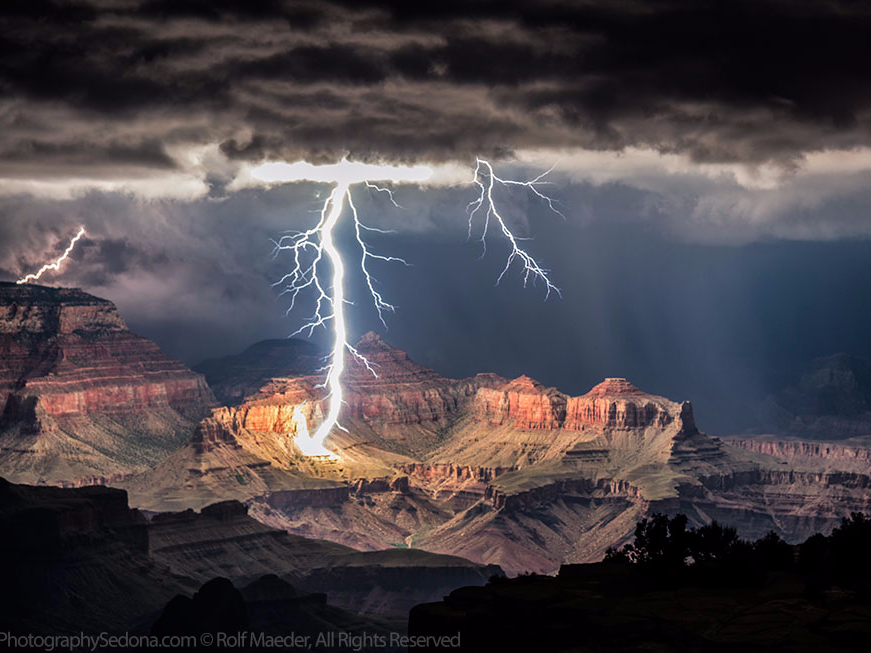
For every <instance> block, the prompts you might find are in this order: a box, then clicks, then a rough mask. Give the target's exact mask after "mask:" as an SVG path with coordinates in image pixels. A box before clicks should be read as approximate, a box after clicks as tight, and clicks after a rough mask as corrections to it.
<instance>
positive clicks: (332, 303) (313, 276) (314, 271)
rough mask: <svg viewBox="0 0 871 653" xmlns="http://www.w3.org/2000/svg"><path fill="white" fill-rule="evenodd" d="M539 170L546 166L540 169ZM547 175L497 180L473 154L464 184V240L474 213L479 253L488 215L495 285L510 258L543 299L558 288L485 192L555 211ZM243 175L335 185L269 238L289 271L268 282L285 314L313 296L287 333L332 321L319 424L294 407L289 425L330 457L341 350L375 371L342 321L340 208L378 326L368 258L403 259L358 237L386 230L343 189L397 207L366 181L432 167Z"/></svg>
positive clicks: (306, 444) (378, 299) (311, 448)
mask: <svg viewBox="0 0 871 653" xmlns="http://www.w3.org/2000/svg"><path fill="white" fill-rule="evenodd" d="M547 172H550V171H549V170H548V171H547ZM547 172H545V173H544V174H542V175H539V176H538V177H536V178H535V179H532V180H530V181H514V180H507V179H501V178H500V177H498V176H496V174H495V172H494V170H493V167H492V166H491V165H490V163H488V162H487V161H484V160H483V159H477V162H476V167H475V174H474V177H473V179H472V183H473V184H474V185H475V186H476V187H477V188H478V189H479V190H480V195H479V197H478V199H477V200H475V201H473V202H471V203H470V204H469V234H470V237H471V232H472V223H473V221H474V218H475V215H476V214H478V213H479V212H481V213H483V215H484V230H483V233H482V235H481V242H482V243H484V246H485V251H486V242H485V238H486V236H487V231H488V228H489V225H490V221H491V220H495V221H496V223H497V224H498V226H499V228H500V230H501V233H502V235H503V236H504V237H505V239H506V240H507V241H508V243H509V244H510V246H511V252H510V253H509V255H508V259H507V261H506V263H505V267H504V268H503V270H502V272H501V273H500V275H499V277H498V279H497V281H496V283H497V284H498V283H499V282H500V281H501V280H502V278H503V277H504V276H505V274H506V272H507V271H508V270H509V268H511V266H512V264H513V263H514V262H515V261H519V262H520V263H521V265H522V270H523V274H524V277H523V285H524V286H526V284H527V282H528V281H530V280H532V281H533V283H534V282H536V281H540V282H542V283H544V284H545V288H546V291H547V292H546V295H545V298H547V297H549V296H550V293H551V292H555V293H557V294H558V295H559V294H560V291H559V288H557V287H556V286H555V285H554V284H553V283H551V281H550V278H549V277H548V270H546V269H544V268H542V267H541V266H540V265H539V264H538V263H537V262H536V260H535V259H534V258H533V257H532V256H531V255H530V254H529V253H528V252H526V251H525V250H524V249H522V248H521V247H520V245H519V241H520V240H521V239H520V238H518V237H517V236H515V235H514V233H513V232H512V231H511V229H510V228H509V227H508V225H507V224H506V222H505V220H504V219H503V217H502V215H501V214H500V213H499V211H498V210H497V208H496V202H495V199H494V197H493V191H494V188H495V187H496V185H497V184H498V185H501V186H504V187H509V186H519V187H523V188H526V189H528V190H531V191H532V192H533V194H535V195H536V196H537V197H538V198H539V199H541V200H542V201H543V202H545V203H546V204H547V205H548V207H549V208H550V209H551V210H552V211H554V212H556V213H559V215H562V213H560V212H559V211H558V210H557V209H556V207H555V205H554V200H553V199H552V198H550V197H549V196H547V195H545V194H544V193H542V192H541V191H540V190H539V186H541V185H543V184H546V183H548V182H544V181H542V178H543V177H544V176H545V175H546V174H547ZM251 174H252V177H254V178H255V179H258V180H260V181H265V182H268V183H274V182H291V181H303V180H307V181H318V182H330V183H334V184H335V186H334V187H333V189H332V191H331V192H330V194H329V195H328V197H327V198H326V200H325V201H324V204H323V207H322V209H321V212H320V216H321V217H320V220H319V222H318V223H317V225H315V226H314V227H313V228H311V229H308V230H306V231H298V232H292V233H288V234H286V235H284V236H282V237H281V238H280V239H279V240H277V241H275V255H278V253H279V252H281V251H287V252H290V254H291V256H292V257H293V268H292V269H291V271H290V272H288V273H287V274H286V275H284V276H283V277H282V278H281V279H280V280H279V281H278V282H276V284H275V285H281V284H285V289H284V293H283V294H289V295H290V298H291V299H290V306H289V307H288V309H287V312H288V313H290V312H291V311H292V310H293V309H294V307H295V306H296V302H297V299H298V298H299V296H300V293H303V292H306V291H310V292H312V293H313V294H314V297H315V310H314V313H313V314H312V315H311V317H310V318H308V321H307V322H306V324H304V325H303V326H302V327H300V328H299V329H298V330H297V331H295V332H294V333H293V334H291V335H296V334H298V333H301V332H304V331H308V334H309V335H311V334H312V333H313V331H314V330H315V329H316V328H317V327H321V326H322V327H326V326H327V325H328V324H329V323H332V328H333V333H334V334H335V337H334V340H333V347H332V352H331V353H330V356H329V362H328V364H327V365H326V366H325V367H324V368H323V370H322V371H325V372H326V379H325V381H324V382H323V384H322V386H321V387H325V388H326V389H327V397H326V399H327V400H328V401H329V408H328V410H327V414H326V416H325V418H324V420H323V422H321V424H320V425H319V426H318V428H317V430H316V431H315V433H314V435H309V431H308V427H307V423H306V421H305V417H304V416H303V415H302V412H301V411H297V412H295V413H294V426H295V432H296V435H295V437H294V443H295V444H296V445H297V448H298V449H299V450H300V452H301V453H302V454H303V455H306V456H324V457H330V458H337V457H338V456H336V454H335V453H333V452H332V451H330V450H329V449H328V448H327V447H326V446H325V445H324V441H325V440H326V438H327V436H328V435H329V434H330V433H331V432H332V430H333V428H334V427H335V428H339V429H341V428H342V427H341V425H340V424H339V413H340V411H341V408H342V404H343V399H342V383H341V381H342V373H343V372H344V369H345V352H346V351H347V352H349V353H350V354H351V355H352V356H354V357H355V358H356V359H357V360H359V361H360V362H361V363H362V364H363V365H365V366H366V368H367V369H368V370H369V371H370V372H371V373H372V374H373V375H375V376H377V374H376V373H375V370H374V369H373V367H372V365H371V364H370V362H369V361H368V360H366V358H365V357H364V356H363V355H362V354H360V352H358V351H357V350H356V349H355V348H354V347H353V346H352V345H351V344H350V343H349V342H348V336H347V329H346V323H345V303H349V302H347V299H346V298H345V289H344V280H345V262H344V260H343V259H342V255H341V253H340V252H339V250H338V248H337V247H336V244H335V242H334V240H333V230H334V228H335V226H336V224H337V223H338V222H339V220H340V218H341V216H342V213H343V212H344V211H345V208H346V207H347V210H348V212H349V213H350V214H351V216H352V219H353V221H354V230H355V236H356V240H357V244H358V245H359V247H360V252H361V255H360V271H361V272H362V274H363V278H364V279H365V281H366V285H367V289H368V291H369V294H370V296H371V298H372V301H373V303H374V304H375V310H376V311H377V313H378V318H379V319H380V320H381V322H382V324H384V325H385V327H386V326H387V323H386V321H385V319H384V314H385V313H386V312H391V313H392V312H394V311H395V307H394V306H393V305H392V304H390V303H388V302H387V301H386V300H385V299H384V297H383V296H382V295H381V294H380V293H379V292H378V290H377V289H376V288H375V283H374V278H373V277H372V274H371V271H370V269H369V263H371V262H372V261H384V262H388V263H390V262H398V263H403V264H406V265H407V263H406V262H405V261H404V260H403V259H401V258H398V257H395V256H383V255H381V254H376V253H374V252H373V251H372V250H371V249H370V247H369V245H368V244H367V243H366V239H365V238H364V232H366V231H372V232H378V233H387V232H385V231H383V230H381V229H375V228H373V227H367V226H366V225H365V224H363V222H362V221H361V220H360V216H359V214H358V213H357V207H356V205H355V204H354V199H353V197H352V195H351V186H353V185H354V184H359V183H362V184H365V185H366V187H367V188H370V189H372V190H375V191H378V192H383V193H386V194H387V195H388V197H389V199H390V201H391V202H392V203H393V205H394V206H397V207H398V206H399V205H398V204H397V203H396V200H395V199H394V197H393V192H392V191H391V190H390V189H388V188H384V187H381V186H377V185H376V184H375V183H373V182H376V181H387V182H392V183H423V182H424V181H426V180H427V179H428V178H429V177H430V175H431V174H432V170H431V169H430V168H428V167H426V166H414V167H406V166H379V165H372V164H362V163H354V162H350V161H347V160H345V159H343V160H342V161H341V162H340V163H337V164H333V165H326V166H314V165H312V164H309V163H305V162H298V163H292V164H288V163H265V164H263V165H261V166H259V167H258V168H256V169H254V170H253V171H252V172H251ZM563 217H565V216H563ZM324 263H328V264H329V266H330V268H331V269H332V279H330V281H329V283H327V282H325V281H324V277H323V274H324V272H323V269H322V267H323V265H324ZM297 413H298V414H297Z"/></svg>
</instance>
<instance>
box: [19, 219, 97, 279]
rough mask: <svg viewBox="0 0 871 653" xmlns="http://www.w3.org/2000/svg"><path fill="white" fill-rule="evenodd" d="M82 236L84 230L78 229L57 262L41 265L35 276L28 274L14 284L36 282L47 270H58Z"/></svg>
mask: <svg viewBox="0 0 871 653" xmlns="http://www.w3.org/2000/svg"><path fill="white" fill-rule="evenodd" d="M84 235H85V228H84V227H79V233H77V234H76V235H75V236H73V239H72V240H71V241H70V244H69V245H67V248H66V249H65V250H64V253H63V254H61V255H60V258H58V260H56V261H55V262H54V263H46V264H45V265H43V266H42V267H41V268H40V269H39V272H36V273H35V274H28V275H27V276H25V277H22V278H21V279H19V280H18V281H16V282H15V283H17V284H18V285H21V284H23V283H27V282H28V281H36V280H37V279H39V278H40V277H41V276H42V275H43V274H44V273H45V272H48V271H49V270H59V269H60V264H61V263H63V262H64V261H65V260H66V259H67V257H68V256H69V255H70V254H72V251H73V248H74V247H75V246H76V243H77V242H79V239H80V238H81V237H82V236H84Z"/></svg>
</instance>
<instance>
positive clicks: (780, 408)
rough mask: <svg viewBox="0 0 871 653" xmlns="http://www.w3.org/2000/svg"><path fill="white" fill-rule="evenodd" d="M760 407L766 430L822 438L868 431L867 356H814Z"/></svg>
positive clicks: (870, 382)
mask: <svg viewBox="0 0 871 653" xmlns="http://www.w3.org/2000/svg"><path fill="white" fill-rule="evenodd" d="M759 412H760V421H761V426H762V430H763V431H765V432H768V433H775V434H779V435H786V436H793V437H800V438H807V439H821V440H841V439H844V438H851V437H857V436H866V435H867V436H871V359H868V358H862V357H859V356H850V355H847V354H835V355H833V356H827V357H824V358H817V359H815V360H813V361H812V362H811V363H810V365H809V366H808V367H807V368H806V369H805V370H804V372H802V374H801V377H800V378H798V379H797V381H796V382H795V383H793V384H792V385H790V386H788V387H786V388H784V389H783V390H781V391H779V392H777V393H775V394H773V395H771V396H769V397H768V398H767V399H766V400H765V401H764V402H763V404H762V406H761V408H760V411H759Z"/></svg>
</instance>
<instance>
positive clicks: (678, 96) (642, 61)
mask: <svg viewBox="0 0 871 653" xmlns="http://www.w3.org/2000/svg"><path fill="white" fill-rule="evenodd" d="M869 33H871V10H869V9H868V8H867V7H866V6H864V5H862V4H861V3H840V2H818V3H790V2H779V1H772V0H768V1H764V2H760V1H752V2H750V1H737V2H729V3H722V2H705V1H692V2H689V1H687V2H667V1H666V2H646V3H635V2H600V3H597V2H536V3H531V2H473V3H469V2H438V3H419V2H414V3H410V2H371V3H367V2H362V3H361V2H347V3H340V2H336V3H322V2H282V1H280V0H260V1H258V2H229V1H226V0H224V1H222V2H210V1H202V2H201V1H194V0H185V1H182V2H176V1H172V2H169V1H160V2H135V1H126V0H117V1H111V0H104V1H97V0H92V1H87V0H83V1H82V2H78V3H77V2H56V3H53V2H48V1H46V0H40V1H36V2H31V1H28V2H17V1H14V2H6V3H4V6H3V9H2V18H0V35H2V36H0V53H2V56H0V88H2V91H3V98H4V100H3V105H4V106H3V116H4V117H3V118H2V120H3V121H4V123H5V124H4V126H6V127H7V129H4V132H3V136H2V137H0V139H2V141H0V142H2V148H3V151H4V152H5V153H7V154H8V155H9V156H11V157H14V158H17V159H22V158H29V159H32V160H34V161H40V160H42V157H45V158H47V159H48V160H50V161H52V160H53V156H52V151H53V150H64V151H66V150H69V149H71V148H80V149H81V150H82V151H83V152H85V154H83V155H82V156H83V157H87V156H89V155H92V156H93V160H95V161H101V162H103V163H105V162H106V161H107V160H110V161H118V163H119V164H122V165H123V164H126V163H129V149H130V145H129V144H128V143H126V141H127V137H126V134H127V133H128V132H129V131H133V132H136V131H138V130H139V129H141V128H142V124H143V123H148V125H149V129H150V132H151V134H152V136H153V137H154V138H157V139H158V140H159V141H160V142H161V143H162V144H163V145H164V146H171V145H174V144H179V143H181V144H187V145H191V144H203V143H208V142H217V143H223V151H224V152H225V153H226V154H228V155H232V156H237V157H262V156H275V157H283V158H289V157H305V156H308V157H311V158H315V159H325V158H331V157H333V158H334V157H336V156H340V155H342V154H351V155H352V156H357V157H359V158H367V159H372V158H378V157H389V158H399V159H427V158H430V159H432V158H437V159H447V158H461V159H462V158H468V157H469V156H472V155H474V154H478V153H482V154H488V155H493V154H494V153H496V154H504V153H505V152H510V151H512V150H515V149H521V148H530V147H563V146H580V147H590V148H609V149H620V148H622V147H624V146H627V145H644V146H650V147H654V148H657V149H660V150H664V151H680V152H686V153H689V154H691V155H692V156H693V157H694V158H695V159H697V160H704V161H744V162H748V161H749V162H760V161H768V160H777V161H779V162H789V161H790V160H792V159H794V158H795V157H797V156H799V155H800V154H801V153H803V152H806V151H808V150H815V149H825V148H844V147H853V146H856V145H863V144H868V141H869V115H871V76H869V74H868V72H869V71H868V61H871V40H869V39H867V38H866V37H867V34H869ZM329 98H333V99H334V100H335V103H334V104H332V105H330V102H329V101H327V102H324V100H329ZM59 103H60V105H61V106H62V107H63V111H60V112H58V110H57V107H58V106H59ZM325 105H326V106H325ZM349 106H350V107H351V108H350V109H349V108H348V107H349ZM28 122H29V123H31V124H30V126H29V127H28V124H27V123H28ZM16 124H21V125H22V128H21V129H20V130H16V129H15V128H14V127H15V125H16ZM10 125H11V126H12V127H13V128H12V129H9V128H8V127H9V126H10ZM33 130H36V131H39V132H40V140H39V141H36V142H35V141H34V140H33V138H32V133H31V132H32V131H33ZM21 132H23V134H22V133H21ZM92 145H93V147H91V146H92ZM125 148H126V149H125ZM151 151H152V152H153V149H152V150H151ZM144 154H147V153H144ZM80 158H81V157H80ZM141 162H143V163H146V164H149V162H150V160H149V158H148V157H147V156H145V157H144V158H143V159H142V161H141ZM161 163H165V162H161ZM56 164H57V165H58V166H62V165H63V164H64V161H59V162H56ZM71 165H72V164H71ZM75 165H81V161H78V162H77V163H76V164H75Z"/></svg>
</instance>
